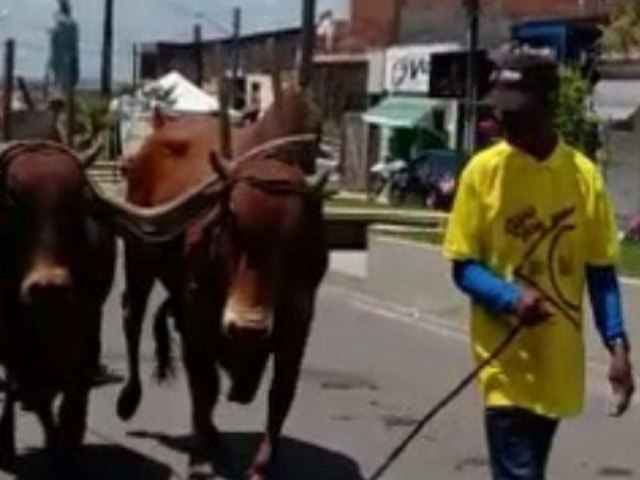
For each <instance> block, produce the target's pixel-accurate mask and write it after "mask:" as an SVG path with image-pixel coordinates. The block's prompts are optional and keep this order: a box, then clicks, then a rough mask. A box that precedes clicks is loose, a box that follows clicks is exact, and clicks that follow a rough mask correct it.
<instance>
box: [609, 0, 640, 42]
mask: <svg viewBox="0 0 640 480" xmlns="http://www.w3.org/2000/svg"><path fill="white" fill-rule="evenodd" d="M602 46H603V48H604V50H605V51H607V52H609V53H621V54H627V53H629V52H630V51H631V50H633V49H634V48H638V47H639V46H640V0H627V1H626V2H624V4H623V5H622V6H621V8H620V9H619V10H618V11H617V12H616V13H615V14H614V15H613V16H612V18H611V22H610V23H609V25H608V26H607V27H606V28H605V29H604V30H603V35H602Z"/></svg>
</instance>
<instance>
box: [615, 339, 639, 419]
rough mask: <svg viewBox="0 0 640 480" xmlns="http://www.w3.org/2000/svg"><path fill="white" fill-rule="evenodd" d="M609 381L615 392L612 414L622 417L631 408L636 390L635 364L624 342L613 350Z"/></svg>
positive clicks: (619, 343)
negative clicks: (633, 364)
mask: <svg viewBox="0 0 640 480" xmlns="http://www.w3.org/2000/svg"><path fill="white" fill-rule="evenodd" d="M609 383H610V384H611V391H612V393H613V403H612V405H611V412H610V415H611V416H612V417H620V416H622V415H624V413H625V412H626V411H627V410H628V409H629V406H630V405H631V398H632V397H633V393H634V391H635V383H634V379H633V366H632V364H631V360H630V358H629V351H628V349H627V347H626V346H625V345H624V344H623V343H622V342H618V343H617V344H616V345H614V346H613V348H612V351H611V364H610V366H609Z"/></svg>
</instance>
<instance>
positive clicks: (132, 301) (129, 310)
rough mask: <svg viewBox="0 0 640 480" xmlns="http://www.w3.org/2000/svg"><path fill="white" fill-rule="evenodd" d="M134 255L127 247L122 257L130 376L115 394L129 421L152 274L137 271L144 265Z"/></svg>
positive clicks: (138, 393) (137, 389)
mask: <svg viewBox="0 0 640 480" xmlns="http://www.w3.org/2000/svg"><path fill="white" fill-rule="evenodd" d="M132 257H133V254H131V253H129V251H128V250H127V255H126V258H125V262H126V263H125V265H126V270H127V271H126V277H127V285H126V290H125V293H124V296H123V303H124V305H123V306H124V335H125V339H126V343H127V364H128V369H129V376H128V378H127V383H126V384H125V386H124V387H123V388H122V390H121V391H120V396H119V397H118V404H117V413H118V417H120V419H121V420H124V421H127V420H130V419H131V418H132V417H133V415H135V413H136V411H137V410H138V407H139V406H140V400H141V399H142V382H141V381H140V335H141V332H142V322H143V320H144V313H145V309H146V307H147V300H148V298H149V294H150V293H151V287H152V286H153V280H154V279H153V277H151V276H146V275H144V274H142V275H141V274H140V273H139V272H140V269H142V271H144V268H145V267H144V266H142V265H141V266H138V265H137V264H136V263H137V262H136V260H135V259H133V258H132Z"/></svg>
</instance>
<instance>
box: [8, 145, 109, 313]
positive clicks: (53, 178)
mask: <svg viewBox="0 0 640 480" xmlns="http://www.w3.org/2000/svg"><path fill="white" fill-rule="evenodd" d="M99 151H100V148H98V147H96V148H93V149H92V151H91V152H89V154H88V155H86V156H83V158H81V159H79V157H78V156H76V155H75V154H73V153H72V152H69V151H67V150H66V149H64V148H62V147H60V146H56V145H54V144H46V143H42V142H26V143H18V144H15V145H13V146H10V147H9V148H8V149H7V150H5V151H4V153H3V154H2V155H1V156H0V157H1V159H2V161H1V165H2V170H1V172H2V175H1V182H2V184H1V185H0V194H1V196H2V197H1V200H0V208H1V218H2V227H1V232H2V233H1V237H2V238H1V242H2V246H3V252H2V254H3V255H4V258H3V259H2V262H3V263H5V272H8V273H9V275H8V281H9V282H11V283H12V284H13V285H14V287H15V288H16V289H17V290H18V292H19V298H20V301H21V302H22V303H23V304H24V305H29V306H33V305H36V304H37V305H44V304H48V305H50V304H53V303H59V302H60V301H61V300H68V299H69V298H71V294H72V291H73V288H74V275H73V272H74V269H73V264H72V258H73V256H74V254H75V253H76V252H75V251H74V249H76V248H77V247H78V245H82V244H83V236H84V235H85V233H86V228H85V227H86V224H85V221H86V215H85V213H86V212H85V208H84V206H85V202H84V187H85V175H84V172H83V164H82V162H86V164H87V165H89V164H91V163H92V162H93V160H94V157H95V156H96V155H97V154H98V153H99ZM79 160H80V161H79ZM6 280H7V279H5V281H6Z"/></svg>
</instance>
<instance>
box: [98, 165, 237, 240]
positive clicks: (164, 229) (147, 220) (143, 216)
mask: <svg viewBox="0 0 640 480" xmlns="http://www.w3.org/2000/svg"><path fill="white" fill-rule="evenodd" d="M225 188H226V182H224V181H223V180H221V179H220V178H219V177H218V176H217V175H214V176H211V177H210V178H208V179H207V180H205V181H203V182H202V183H200V184H199V185H197V186H195V187H193V188H192V189H190V190H188V191H187V192H185V193H184V194H182V195H181V196H180V197H178V198H176V199H175V200H173V201H171V202H168V203H165V204H164V205H160V206H157V207H140V206H137V205H133V204H131V203H129V202H127V201H124V200H119V199H116V198H113V197H111V196H109V195H107V194H106V193H105V192H104V191H103V190H102V189H101V188H100V187H99V186H98V185H97V184H96V183H95V182H94V181H93V180H91V179H88V180H87V190H88V197H89V201H90V205H91V207H92V210H93V212H92V213H93V214H94V215H96V216H97V217H98V220H102V221H105V223H107V224H109V225H110V226H111V227H113V228H114V229H115V231H116V233H117V234H120V235H122V236H125V237H133V238H135V239H137V240H140V241H143V242H150V243H160V242H165V241H168V240H171V239H174V238H176V237H177V236H179V235H180V234H182V233H183V232H184V231H185V230H186V229H187V228H189V226H190V225H191V224H192V223H193V222H195V221H197V220H198V219H200V218H201V217H202V215H203V214H204V213H206V212H209V211H211V210H213V208H215V200H217V199H218V198H219V197H220V196H221V195H222V193H223V192H224V190H225Z"/></svg>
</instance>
